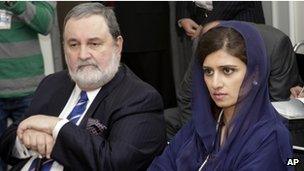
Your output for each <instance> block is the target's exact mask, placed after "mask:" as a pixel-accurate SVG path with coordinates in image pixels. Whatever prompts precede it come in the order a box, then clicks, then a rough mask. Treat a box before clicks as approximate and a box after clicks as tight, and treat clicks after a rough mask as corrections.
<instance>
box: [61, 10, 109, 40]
mask: <svg viewBox="0 0 304 171" xmlns="http://www.w3.org/2000/svg"><path fill="white" fill-rule="evenodd" d="M79 32H80V33H87V34H92V35H95V34H96V33H98V34H102V33H106V32H107V33H109V34H110V31H109V27H108V24H107V23H106V21H105V19H104V17H103V16H101V15H90V16H86V17H81V18H77V17H73V18H70V19H69V20H68V21H67V23H66V25H65V28H64V36H66V34H69V35H71V34H76V33H79Z"/></svg>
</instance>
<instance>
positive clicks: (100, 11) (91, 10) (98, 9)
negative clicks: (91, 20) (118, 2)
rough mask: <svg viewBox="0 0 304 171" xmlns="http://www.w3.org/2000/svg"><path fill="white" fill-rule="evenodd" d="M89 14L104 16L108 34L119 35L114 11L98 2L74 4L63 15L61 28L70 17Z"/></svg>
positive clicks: (81, 16)
mask: <svg viewBox="0 0 304 171" xmlns="http://www.w3.org/2000/svg"><path fill="white" fill-rule="evenodd" d="M91 15H100V16H103V17H104V19H105V21H106V23H107V25H108V27H109V31H110V34H111V35H112V36H113V38H114V39H116V38H117V37H118V36H120V35H121V34H120V29H119V25H118V23H117V20H116V17H115V13H114V11H113V10H112V9H111V8H109V7H105V6H104V5H102V4H101V3H98V2H95V3H83V4H79V5H77V6H75V7H74V8H73V9H71V10H70V11H69V12H68V14H67V15H66V16H65V19H64V24H63V28H65V25H66V23H67V21H68V20H69V19H71V18H77V19H80V18H83V17H89V16H91Z"/></svg>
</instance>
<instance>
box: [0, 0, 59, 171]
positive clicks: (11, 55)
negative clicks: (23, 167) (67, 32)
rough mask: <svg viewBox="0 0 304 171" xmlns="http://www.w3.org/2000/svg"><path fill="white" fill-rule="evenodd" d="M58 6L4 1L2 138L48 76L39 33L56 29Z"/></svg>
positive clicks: (0, 31)
mask: <svg viewBox="0 0 304 171" xmlns="http://www.w3.org/2000/svg"><path fill="white" fill-rule="evenodd" d="M55 5H56V4H55V2H43V1H39V2H30V1H28V2H26V1H1V2H0V136H1V135H2V134H3V132H4V130H5V129H6V127H7V119H8V118H11V119H12V120H13V121H16V120H17V119H19V118H20V117H21V116H22V115H23V114H24V112H25V110H26V109H27V108H28V106H29V104H30V102H31V100H32V96H33V93H34V92H35V90H36V88H37V86H38V84H39V82H40V81H41V80H42V79H43V77H44V64H43V57H42V52H41V49H40V45H39V40H38V33H39V34H43V35H47V34H48V33H49V32H50V30H51V29H52V26H53V20H54V10H55ZM3 165H4V164H2V166H3ZM0 170H1V165H0ZM3 170H5V169H3Z"/></svg>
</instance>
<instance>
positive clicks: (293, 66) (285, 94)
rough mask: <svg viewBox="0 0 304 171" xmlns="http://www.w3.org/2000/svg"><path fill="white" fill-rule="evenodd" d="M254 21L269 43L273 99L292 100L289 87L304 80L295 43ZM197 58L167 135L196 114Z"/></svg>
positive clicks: (168, 119)
mask: <svg viewBox="0 0 304 171" xmlns="http://www.w3.org/2000/svg"><path fill="white" fill-rule="evenodd" d="M252 25H254V26H255V27H256V29H257V30H258V31H259V32H260V34H261V36H262V38H263V40H264V43H265V46H266V53H267V56H268V57H269V59H270V65H271V66H270V76H269V93H270V94H269V96H270V99H271V101H284V100H288V99H289V95H290V91H289V89H290V88H291V87H294V86H296V85H298V84H300V83H301V79H300V75H299V71H298V66H297V61H296V58H295V53H294V51H293V47H292V43H291V41H290V39H289V37H288V36H287V35H286V34H284V33H283V32H282V31H280V30H278V29H276V28H274V27H272V26H267V25H264V24H254V23H252ZM193 58H194V57H193ZM193 58H192V61H191V63H190V65H189V67H188V70H187V72H186V74H185V77H184V79H183V80H182V82H181V84H180V87H179V90H178V92H177V100H178V106H179V111H178V112H177V113H168V114H166V116H165V119H166V122H167V130H168V131H167V136H168V138H169V139H170V137H173V136H174V135H175V133H176V132H177V131H178V130H179V129H180V128H181V127H182V126H183V125H184V124H185V123H186V122H188V121H189V120H190V118H191V116H192V111H191V97H192V65H193ZM202 81H203V80H202Z"/></svg>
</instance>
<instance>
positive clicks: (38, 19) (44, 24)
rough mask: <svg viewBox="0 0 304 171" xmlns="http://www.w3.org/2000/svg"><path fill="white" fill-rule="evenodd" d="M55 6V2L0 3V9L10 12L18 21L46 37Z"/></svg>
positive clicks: (51, 22)
mask: <svg viewBox="0 0 304 171" xmlns="http://www.w3.org/2000/svg"><path fill="white" fill-rule="evenodd" d="M55 6H56V2H44V1H35V2H30V1H10V2H9V1H1V2H0V8H3V9H5V10H7V11H11V12H12V13H13V14H14V15H16V16H17V18H18V19H19V20H21V21H23V22H25V23H26V24H27V25H28V26H29V27H30V28H31V29H33V30H35V31H37V32H38V33H40V34H43V35H47V34H48V33H49V32H50V30H51V28H52V26H53V21H54V16H55V12H54V10H55Z"/></svg>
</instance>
